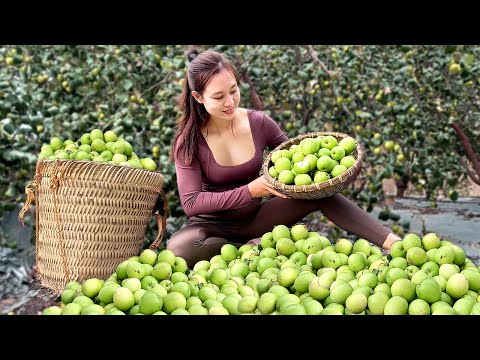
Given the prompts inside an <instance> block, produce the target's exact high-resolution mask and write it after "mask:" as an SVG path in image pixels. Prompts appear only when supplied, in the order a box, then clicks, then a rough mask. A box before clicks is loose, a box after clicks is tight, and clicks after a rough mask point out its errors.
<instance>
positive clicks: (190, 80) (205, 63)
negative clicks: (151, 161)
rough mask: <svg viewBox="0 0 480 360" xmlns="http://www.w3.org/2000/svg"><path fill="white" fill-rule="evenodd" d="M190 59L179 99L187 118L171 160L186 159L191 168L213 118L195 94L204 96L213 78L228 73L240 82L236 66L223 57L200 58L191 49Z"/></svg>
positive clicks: (180, 122) (211, 54)
mask: <svg viewBox="0 0 480 360" xmlns="http://www.w3.org/2000/svg"><path fill="white" fill-rule="evenodd" d="M187 57H188V59H189V60H190V63H189V64H188V67H187V71H186V74H185V84H184V86H183V90H182V94H181V95H180V98H179V106H180V109H181V110H182V111H183V114H182V116H181V117H180V118H179V119H178V120H177V132H176V134H175V137H174V138H173V142H172V148H171V152H170V159H171V160H176V159H177V158H178V156H179V155H180V156H182V157H184V158H185V163H186V164H187V165H191V163H192V160H193V157H194V154H195V152H196V151H197V144H198V136H200V135H199V133H200V130H201V129H202V128H203V127H204V126H205V125H206V123H207V120H208V116H209V114H208V112H207V111H206V110H205V106H203V104H200V103H199V102H198V101H196V100H195V99H194V98H193V96H192V91H196V92H198V93H199V94H200V95H201V94H202V93H203V90H204V89H205V85H206V84H207V83H208V81H209V80H210V78H211V77H212V76H213V75H215V74H217V73H219V72H220V71H221V70H224V69H225V70H227V71H228V72H229V73H231V74H232V75H233V76H234V77H235V79H236V81H237V83H239V78H238V75H237V72H236V71H235V69H234V67H233V65H232V64H231V63H230V62H229V61H228V60H227V59H226V58H225V57H224V56H223V55H222V54H220V53H217V52H215V51H204V52H202V53H200V54H199V53H198V51H197V50H196V49H191V50H190V51H189V52H188V54H187Z"/></svg>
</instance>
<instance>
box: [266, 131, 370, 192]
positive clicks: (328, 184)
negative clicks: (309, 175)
mask: <svg viewBox="0 0 480 360" xmlns="http://www.w3.org/2000/svg"><path fill="white" fill-rule="evenodd" d="M327 135H331V136H333V137H335V138H336V139H337V141H339V142H340V140H342V139H343V138H346V137H351V136H349V135H347V134H343V133H339V132H311V133H307V134H302V135H299V136H296V137H294V138H292V139H289V140H287V141H285V142H284V143H282V144H280V145H279V146H277V147H276V148H275V149H273V150H272V151H271V152H270V153H269V154H268V155H267V157H266V158H265V159H264V162H263V166H262V171H263V176H264V177H265V178H266V180H267V181H268V183H269V184H271V185H273V187H274V188H275V189H276V190H277V191H278V192H280V193H282V194H284V195H286V196H287V197H288V198H291V199H306V200H314V199H320V198H323V197H328V196H332V195H333V194H336V193H338V192H340V191H342V190H343V189H344V188H345V187H347V186H348V185H349V184H350V183H351V182H353V181H354V180H355V178H356V177H357V175H358V174H359V173H360V170H361V167H362V162H363V159H364V153H363V150H362V148H361V146H360V144H359V143H358V142H357V146H356V149H355V150H353V151H352V152H351V153H350V155H352V156H353V157H355V159H356V161H355V163H354V164H353V165H352V166H351V167H350V168H349V169H347V170H346V171H345V172H344V173H342V174H340V175H339V176H336V177H334V178H331V179H329V180H326V181H323V182H321V183H316V184H310V185H286V184H283V183H281V182H279V181H278V180H277V179H274V178H273V177H272V176H271V175H270V174H269V172H268V169H269V168H270V166H272V165H273V163H272V161H271V157H272V153H273V152H274V151H276V150H283V149H289V148H290V146H291V145H293V144H295V145H298V144H299V143H300V141H302V140H303V139H305V138H308V137H310V138H316V137H318V136H327Z"/></svg>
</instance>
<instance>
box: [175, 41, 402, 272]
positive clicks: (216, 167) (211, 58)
mask: <svg viewBox="0 0 480 360" xmlns="http://www.w3.org/2000/svg"><path fill="white" fill-rule="evenodd" d="M188 56H189V59H190V63H189V64H188V69H187V73H186V76H185V85H184V88H183V92H182V95H181V97H180V106H181V108H182V110H183V114H182V116H181V118H180V119H179V120H178V128H177V132H176V135H175V138H174V140H173V144H172V153H171V159H172V160H174V161H175V165H176V174H177V182H178V190H179V194H180V200H181V202H182V206H183V209H184V211H185V214H186V215H187V216H189V218H190V222H189V224H188V226H186V227H184V228H183V229H180V230H179V231H178V232H176V233H175V234H173V236H172V237H171V238H170V240H169V241H168V243H167V248H169V249H171V250H172V251H173V252H174V253H175V254H176V255H177V256H181V257H183V258H184V259H185V260H186V261H187V263H188V265H189V267H193V265H194V264H195V263H196V262H198V261H200V260H209V259H210V258H211V257H213V256H214V255H216V254H218V253H219V252H220V249H221V247H222V246H223V245H224V244H227V243H233V244H234V245H236V246H237V247H238V246H241V245H242V244H244V243H246V242H248V241H249V240H252V239H258V238H260V237H261V236H262V235H263V234H264V233H266V232H268V231H272V229H273V227H274V226H275V225H279V224H283V225H286V226H288V227H290V226H293V225H294V224H295V223H297V222H299V221H300V220H302V219H303V218H304V217H305V216H306V215H308V214H309V213H311V212H314V211H317V210H321V211H322V212H323V214H325V216H326V217H328V218H329V219H330V220H331V221H332V222H334V223H335V224H336V225H338V226H339V227H341V228H342V229H344V230H347V231H349V232H351V233H354V234H356V235H358V236H360V237H362V238H365V239H367V240H369V241H370V242H372V243H374V244H376V245H378V246H382V247H383V248H385V249H390V246H391V244H392V243H393V242H394V241H396V240H400V238H399V237H398V236H396V235H395V234H393V233H392V232H391V231H390V230H389V229H387V228H386V227H384V226H382V225H381V224H380V223H378V222H377V221H375V220H374V219H372V218H371V217H370V216H369V215H368V214H367V213H366V212H364V211H363V210H362V209H361V208H359V207H358V206H357V205H356V204H355V203H353V202H351V201H350V200H348V199H347V198H345V197H344V196H342V195H341V194H335V195H333V196H330V197H328V198H322V199H318V200H298V199H287V198H286V197H285V196H284V195H283V194H280V193H279V192H277V191H276V190H275V189H274V188H273V187H272V186H271V185H270V184H269V183H268V182H267V181H266V180H265V178H264V177H263V176H260V175H259V171H260V169H261V167H262V163H263V151H264V149H265V148H266V147H268V148H269V149H274V148H275V147H276V146H278V145H280V144H281V143H283V142H284V141H286V140H288V138H287V136H286V135H285V134H284V133H283V132H282V130H281V129H280V127H279V126H278V124H277V123H276V122H275V121H274V120H273V119H271V118H270V117H269V116H267V115H265V114H264V113H263V112H261V111H254V110H250V109H244V108H240V107H239V103H240V89H239V87H238V83H239V79H238V75H237V73H236V72H235V69H234V68H233V66H232V64H231V63H230V62H229V61H228V60H227V59H226V58H225V57H224V56H223V55H221V54H219V53H217V52H213V51H205V52H202V53H201V54H198V52H197V51H196V50H191V51H190V52H189V54H188ZM271 195H275V196H274V197H272V198H270V199H269V200H266V201H263V202H262V197H266V196H271ZM257 241H258V240H257Z"/></svg>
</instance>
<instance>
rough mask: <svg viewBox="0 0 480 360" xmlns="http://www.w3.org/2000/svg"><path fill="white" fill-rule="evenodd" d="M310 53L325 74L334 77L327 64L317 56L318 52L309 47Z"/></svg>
mask: <svg viewBox="0 0 480 360" xmlns="http://www.w3.org/2000/svg"><path fill="white" fill-rule="evenodd" d="M308 52H309V54H310V56H311V57H312V59H313V61H315V62H316V63H317V64H318V65H320V68H321V69H322V70H323V72H325V73H326V74H327V75H328V76H329V77H332V72H330V71H329V70H328V69H327V67H326V66H325V64H324V63H323V62H321V61H320V59H319V58H318V56H317V52H316V51H315V50H314V49H313V46H312V45H308Z"/></svg>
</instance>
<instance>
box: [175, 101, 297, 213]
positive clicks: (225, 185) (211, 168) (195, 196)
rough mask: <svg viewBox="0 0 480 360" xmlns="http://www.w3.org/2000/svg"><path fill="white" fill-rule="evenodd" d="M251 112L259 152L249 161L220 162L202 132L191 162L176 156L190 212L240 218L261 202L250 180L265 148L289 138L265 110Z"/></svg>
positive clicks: (183, 200) (181, 190) (180, 186)
mask: <svg viewBox="0 0 480 360" xmlns="http://www.w3.org/2000/svg"><path fill="white" fill-rule="evenodd" d="M247 114H248V119H249V121H250V129H251V131H252V137H253V142H254V144H255V155H254V156H253V158H251V159H250V160H248V161H247V162H245V163H243V164H240V165H235V166H223V165H220V164H218V163H217V162H216V161H215V159H214V157H213V153H212V151H211V150H210V148H209V146H208V144H207V142H206V140H205V139H204V137H203V136H202V134H199V142H198V149H197V152H196V154H195V157H194V159H193V162H192V164H191V165H190V166H187V165H186V164H185V158H184V157H183V155H182V154H181V153H180V154H179V157H178V158H177V159H176V162H175V168H176V173H177V186H178V191H179V194H180V200H181V203H182V207H183V210H184V211H185V214H186V215H187V216H189V217H193V216H195V217H198V216H200V217H204V218H216V219H222V218H224V219H240V218H242V217H244V216H245V215H246V214H247V213H251V210H252V209H255V208H256V207H257V206H258V204H259V203H260V201H261V198H252V197H251V195H250V191H249V190H248V183H250V182H251V181H253V180H255V179H256V178H257V177H258V176H259V174H260V170H261V168H262V164H263V153H264V150H265V148H267V147H268V148H269V149H270V150H272V149H274V148H275V147H277V146H278V145H280V144H281V143H283V142H284V141H286V140H288V138H287V136H286V135H285V133H284V132H283V131H282V130H281V129H280V127H279V126H278V124H277V123H276V122H275V121H274V120H273V119H272V118H271V117H269V116H268V115H266V114H265V113H263V112H262V111H257V110H248V111H247ZM242 209H244V210H246V209H248V210H247V211H242Z"/></svg>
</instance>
